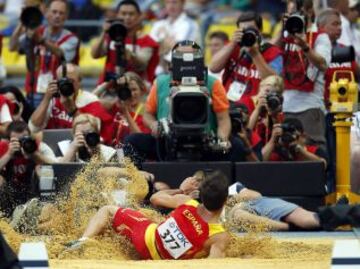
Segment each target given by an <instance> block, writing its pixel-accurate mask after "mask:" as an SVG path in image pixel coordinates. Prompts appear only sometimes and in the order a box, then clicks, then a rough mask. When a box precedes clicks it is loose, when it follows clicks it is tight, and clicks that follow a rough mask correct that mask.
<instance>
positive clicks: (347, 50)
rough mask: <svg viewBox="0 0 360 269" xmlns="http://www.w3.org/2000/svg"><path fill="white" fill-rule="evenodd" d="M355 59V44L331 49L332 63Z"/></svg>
mask: <svg viewBox="0 0 360 269" xmlns="http://www.w3.org/2000/svg"><path fill="white" fill-rule="evenodd" d="M352 61H355V49H354V47H353V46H346V47H339V46H337V47H334V48H333V49H332V51H331V62H332V63H348V62H352Z"/></svg>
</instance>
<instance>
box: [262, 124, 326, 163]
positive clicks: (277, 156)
mask: <svg viewBox="0 0 360 269" xmlns="http://www.w3.org/2000/svg"><path fill="white" fill-rule="evenodd" d="M262 154H263V158H264V161H322V162H323V163H324V166H325V168H326V164H327V161H326V160H327V155H326V152H325V151H324V150H323V149H322V148H320V147H319V146H317V145H307V144H306V133H304V128H303V126H302V123H301V121H300V120H298V119H291V118H287V119H285V120H284V122H283V123H282V124H275V125H274V126H273V131H272V134H271V138H270V140H269V142H268V143H267V144H266V145H265V146H264V148H263V149H262Z"/></svg>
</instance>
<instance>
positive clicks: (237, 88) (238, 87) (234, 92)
mask: <svg viewBox="0 0 360 269" xmlns="http://www.w3.org/2000/svg"><path fill="white" fill-rule="evenodd" d="M245 90H246V84H244V83H241V82H239V81H234V82H233V83H231V84H230V87H229V91H228V92H227V98H228V99H229V100H230V101H233V102H236V101H239V100H240V99H241V97H242V95H243V94H244V92H245Z"/></svg>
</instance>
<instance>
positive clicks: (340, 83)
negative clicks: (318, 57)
mask: <svg viewBox="0 0 360 269" xmlns="http://www.w3.org/2000/svg"><path fill="white" fill-rule="evenodd" d="M330 103H331V107H330V111H331V112H335V113H352V112H354V111H357V105H358V85H357V83H356V81H355V77H354V73H353V72H351V71H349V70H343V71H335V72H334V75H333V78H332V82H331V83H330Z"/></svg>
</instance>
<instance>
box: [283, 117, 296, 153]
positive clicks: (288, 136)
mask: <svg viewBox="0 0 360 269" xmlns="http://www.w3.org/2000/svg"><path fill="white" fill-rule="evenodd" d="M281 128H282V130H283V133H282V135H281V136H280V137H279V144H280V145H282V146H285V147H288V146H289V145H290V144H291V143H293V142H294V141H296V140H297V138H298V134H297V130H296V127H295V126H294V125H292V124H289V123H283V124H281Z"/></svg>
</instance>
